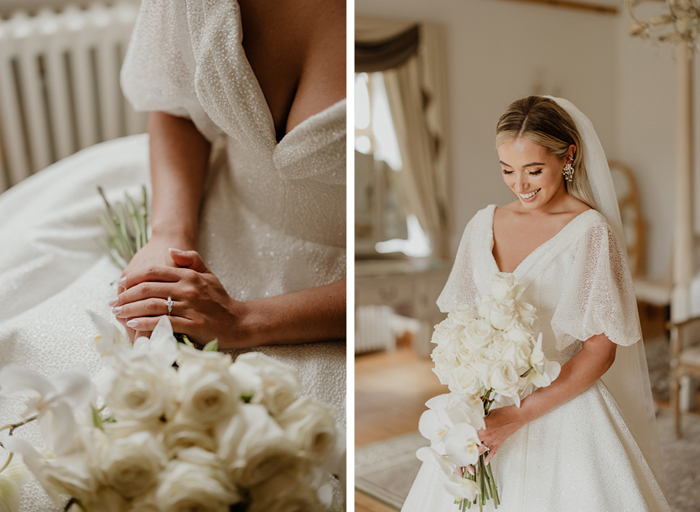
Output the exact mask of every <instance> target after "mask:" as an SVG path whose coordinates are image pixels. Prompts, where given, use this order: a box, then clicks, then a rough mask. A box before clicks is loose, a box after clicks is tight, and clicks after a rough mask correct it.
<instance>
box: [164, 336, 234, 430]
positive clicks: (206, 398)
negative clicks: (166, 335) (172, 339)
mask: <svg viewBox="0 0 700 512" xmlns="http://www.w3.org/2000/svg"><path fill="white" fill-rule="evenodd" d="M230 364H231V356H229V355H228V354H222V353H220V352H203V351H201V350H196V349H194V348H192V347H188V346H182V347H180V356H179V357H178V365H179V368H178V376H179V380H180V411H181V412H182V413H183V414H184V416H185V417H186V418H188V419H189V420H191V421H193V422H199V423H202V424H205V425H213V424H214V423H217V422H219V421H221V420H226V419H228V418H230V417H231V416H233V414H234V413H235V412H236V410H237V409H238V407H239V405H240V403H241V399H240V395H241V393H240V390H239V389H238V386H237V384H236V381H235V380H234V379H233V377H232V376H231V374H230V373H229V371H228V370H229V366H230Z"/></svg>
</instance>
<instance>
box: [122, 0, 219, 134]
mask: <svg viewBox="0 0 700 512" xmlns="http://www.w3.org/2000/svg"><path fill="white" fill-rule="evenodd" d="M195 73H196V64H195V58H194V53H193V49H192V41H191V36H190V27H189V21H188V16H187V9H186V5H185V2H170V1H165V0H143V1H142V2H141V8H140V10H139V14H138V17H137V19H136V25H135V27H134V31H133V33H132V35H131V41H130V43H129V47H128V49H127V52H126V57H125V59H124V65H123V66H122V70H121V77H120V79H121V86H122V91H123V92H124V95H125V96H126V98H127V99H128V100H129V102H130V103H131V105H132V106H133V107H134V109H135V110H137V111H154V110H157V111H162V112H167V113H169V114H172V115H174V116H178V117H186V118H189V119H191V120H192V122H193V123H194V124H195V126H196V127H197V129H198V130H199V131H200V132H201V133H202V135H204V136H205V137H206V138H207V139H208V140H209V141H213V140H214V139H215V138H216V137H217V136H218V135H219V134H221V133H222V131H221V130H220V129H219V127H218V126H217V125H216V124H215V123H214V122H213V121H212V120H211V119H210V117H209V115H207V113H206V111H205V110H204V108H203V107H202V104H201V103H200V101H199V99H198V97H197V93H196V91H195Z"/></svg>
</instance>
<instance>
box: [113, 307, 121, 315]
mask: <svg viewBox="0 0 700 512" xmlns="http://www.w3.org/2000/svg"><path fill="white" fill-rule="evenodd" d="M121 312H122V307H121V306H117V307H116V308H114V309H112V313H114V314H115V315H118V314H120V313H121Z"/></svg>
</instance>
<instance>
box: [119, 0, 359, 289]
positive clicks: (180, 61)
mask: <svg viewBox="0 0 700 512" xmlns="http://www.w3.org/2000/svg"><path fill="white" fill-rule="evenodd" d="M242 41H243V27H242V26H241V16H240V8H239V5H238V3H237V2H236V1H230V2H211V1H207V2H199V1H187V2H154V1H148V0H145V1H144V2H143V3H142V6H141V10H140V12H139V16H138V19H137V22H136V27H135V29H134V34H133V36H132V40H131V44H130V45H129V50H128V52H127V57H126V60H125V63H124V67H123V69H122V87H123V89H124V92H125V94H126V96H127V97H128V99H129V100H130V101H131V103H132V104H133V105H134V107H135V108H136V109H137V110H160V111H164V112H168V113H170V114H173V115H176V116H182V117H188V118H190V119H191V120H192V121H193V123H194V124H195V125H196V126H197V128H198V130H199V131H200V132H201V133H202V134H203V135H204V136H205V137H206V138H207V139H209V140H210V141H212V142H213V143H214V144H215V145H222V146H225V148H226V156H225V158H219V159H216V160H213V161H212V165H211V166H210V169H209V176H208V179H207V185H206V190H205V196H204V198H203V206H202V211H201V213H200V229H199V231H200V236H199V240H198V250H199V251H200V252H201V253H202V254H203V255H204V257H205V259H206V260H207V263H208V264H210V268H211V269H212V270H213V271H214V272H215V273H216V274H217V276H219V278H220V279H221V281H222V283H223V284H224V286H225V287H226V289H227V291H228V292H229V293H230V294H231V295H232V296H233V297H235V298H237V299H240V300H250V299H254V298H261V297H269V296H274V295H279V294H283V293H288V292H293V291H298V290H301V289H306V288H311V287H313V286H319V285H322V284H327V283H329V282H332V281H334V280H337V279H340V278H342V277H344V274H345V264H346V261H345V259H346V258H345V193H346V192H345V177H346V158H345V154H346V149H345V147H346V127H345V119H346V114H345V111H346V101H345V100H341V101H339V102H337V103H336V104H334V105H332V106H330V107H329V108H327V109H325V110H323V111H322V112H320V113H318V114H316V115H313V116H311V117H309V118H308V119H306V120H304V121H303V122H302V123H300V124H299V125H297V126H296V127H294V128H293V129H292V130H291V131H290V132H289V133H287V134H286V135H285V137H284V138H283V139H282V140H281V141H279V142H277V139H276V135H275V128H274V122H273V119H272V114H271V112H270V109H269V107H268V104H267V102H266V100H265V96H264V94H263V92H262V89H261V87H260V84H259V82H258V80H257V78H256V76H255V74H254V73H253V69H252V67H251V66H250V63H249V61H248V59H247V57H246V54H245V51H244V49H243V44H242ZM232 261H235V262H236V266H235V267H232V266H231V263H230V262H232Z"/></svg>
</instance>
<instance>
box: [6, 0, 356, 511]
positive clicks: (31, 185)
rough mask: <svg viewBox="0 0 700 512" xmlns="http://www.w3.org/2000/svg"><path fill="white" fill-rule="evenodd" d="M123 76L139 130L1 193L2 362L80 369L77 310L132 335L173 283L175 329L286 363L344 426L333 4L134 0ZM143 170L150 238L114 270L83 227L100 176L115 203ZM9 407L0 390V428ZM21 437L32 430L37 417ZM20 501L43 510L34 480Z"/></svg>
mask: <svg viewBox="0 0 700 512" xmlns="http://www.w3.org/2000/svg"><path fill="white" fill-rule="evenodd" d="M122 88H123V90H124V92H125V95H126V96H127V98H128V99H129V101H130V102H131V103H132V105H133V106H134V107H135V108H136V109H137V110H146V111H150V112H151V113H150V117H149V123H148V132H149V135H148V136H146V135H141V136H136V137H130V138H125V139H120V140H116V141H112V142H108V143H105V144H101V145H99V146H95V147H93V148H89V149H88V150H85V151H82V152H80V153H78V154H76V155H74V156H72V157H69V158H67V159H65V160H63V161H61V162H58V163H57V164H54V165H53V166H51V167H50V168H48V169H46V170H44V171H43V172H41V173H39V174H37V175H35V176H33V177H31V178H29V179H27V180H25V181H24V182H22V183H20V184H19V185H17V186H16V187H14V188H12V189H10V190H9V191H7V192H6V193H5V194H3V195H2V197H0V241H2V243H0V305H1V307H0V367H2V366H5V365H7V364H10V363H14V364H19V365H23V366H27V367H31V368H34V369H36V370H38V371H39V372H41V373H42V374H44V375H47V376H50V375H53V374H55V373H58V372H60V371H63V370H66V369H68V368H70V367H71V366H73V365H74V364H76V363H83V364H85V365H86V366H87V367H88V368H89V370H90V372H91V373H92V374H94V373H95V372H96V371H97V370H98V369H99V367H100V361H99V357H98V356H97V354H96V353H95V351H94V350H93V349H92V347H91V343H92V340H93V338H94V337H95V335H96V334H97V330H96V328H95V327H94V326H93V325H92V324H91V323H90V320H89V318H88V315H87V314H86V310H92V311H94V312H96V313H98V314H99V315H101V316H103V317H106V318H107V317H111V316H114V318H115V319H116V320H118V321H120V322H122V323H123V324H125V327H126V328H128V332H129V335H130V336H131V337H132V338H133V337H134V336H137V335H148V333H149V331H151V330H152V329H153V327H154V325H155V323H156V322H157V321H158V319H159V318H160V317H161V316H163V315H166V314H168V306H167V305H166V300H167V299H168V298H171V299H172V306H171V307H172V311H171V321H172V324H173V326H174V329H175V331H176V332H182V333H185V334H187V335H188V336H189V337H190V338H191V339H192V340H194V341H195V342H199V343H205V342H207V341H210V340H211V339H214V338H218V340H219V346H220V348H222V349H226V350H232V351H240V350H249V349H255V350H258V351H262V352H265V353H267V354H268V355H270V356H272V357H274V358H277V359H279V360H281V361H284V362H287V363H289V364H291V365H293V366H295V367H296V368H297V369H298V370H299V371H300V374H301V378H302V381H303V383H304V385H305V388H306V390H307V392H308V393H309V394H311V395H313V396H314V397H316V398H318V399H321V400H323V401H325V402H328V403H331V404H332V405H334V406H335V408H336V409H337V411H338V417H337V421H338V424H339V426H340V427H341V428H343V427H344V426H345V387H346V386H345V361H346V351H345V343H344V342H343V341H341V340H342V339H343V338H344V337H345V310H346V308H345V304H346V299H345V266H346V251H345V172H346V163H345V153H346V140H345V139H346V137H345V133H346V127H345V119H346V116H345V110H346V106H345V99H344V98H345V3H344V2H342V1H331V2H324V3H321V4H319V3H317V2H308V1H305V0H302V1H301V2H299V1H296V2H277V1H275V2H273V1H270V0H255V1H251V0H239V1H238V2H236V1H231V2H199V1H188V2H156V1H154V0H143V1H142V2H141V8H140V13H139V16H138V19H137V22H136V27H135V29H134V33H133V36H132V40H131V44H130V46H129V48H128V51H127V56H126V60H125V63H124V66H123V69H122ZM149 173H150V179H149ZM149 182H150V188H151V189H152V206H153V208H152V216H151V217H150V218H149V220H151V225H152V230H153V232H152V236H151V238H150V241H149V242H148V244H147V245H146V246H145V247H144V248H143V249H142V250H141V251H139V252H138V253H137V254H136V256H135V257H134V258H133V259H132V261H131V262H130V263H129V265H128V267H127V268H126V269H125V270H124V272H123V273H122V274H121V275H120V271H119V269H117V268H116V267H115V266H113V264H112V263H110V261H109V260H108V259H107V258H106V257H104V256H101V254H100V251H99V248H98V246H97V244H96V243H95V241H94V238H95V237H96V236H97V235H99V234H100V232H101V228H100V227H99V223H98V222H97V213H98V211H100V210H101V209H102V208H103V206H102V205H101V204H100V202H101V199H100V198H99V196H98V195H97V192H96V186H97V185H101V186H102V187H103V188H104V189H105V190H106V191H107V194H108V195H109V196H110V198H111V199H112V200H116V199H122V198H123V195H124V193H125V192H128V193H130V195H131V196H132V197H138V196H137V194H138V191H139V190H140V186H141V184H143V183H149ZM111 283H115V284H114V285H112V284H111ZM333 340H335V341H333ZM21 411H22V404H21V400H19V399H16V400H14V399H2V400H0V425H4V424H6V423H12V422H15V421H16V420H17V419H18V418H19V414H20V413H21ZM17 435H20V436H23V437H27V438H28V439H29V440H30V441H32V442H33V443H34V444H38V443H39V439H40V437H39V434H38V430H37V429H35V428H34V426H33V425H29V426H27V427H26V428H23V429H20V430H18V431H17ZM341 460H342V454H340V455H339V456H338V460H336V463H337V467H335V468H334V471H335V472H336V473H341V472H343V470H344V468H343V467H342V466H343V463H342V462H341ZM23 499H24V502H23V506H22V510H50V509H51V510H52V509H53V508H52V505H51V504H50V502H49V501H48V498H47V497H46V496H45V494H44V493H43V491H41V490H40V489H38V487H36V486H25V488H24V490H23Z"/></svg>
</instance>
